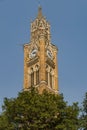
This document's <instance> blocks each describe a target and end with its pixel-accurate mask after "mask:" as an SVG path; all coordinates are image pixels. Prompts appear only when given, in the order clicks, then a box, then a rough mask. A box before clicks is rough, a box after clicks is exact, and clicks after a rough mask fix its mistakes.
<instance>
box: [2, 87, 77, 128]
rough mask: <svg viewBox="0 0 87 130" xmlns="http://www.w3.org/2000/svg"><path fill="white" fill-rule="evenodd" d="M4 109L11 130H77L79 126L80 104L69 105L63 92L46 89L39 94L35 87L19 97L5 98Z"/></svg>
mask: <svg viewBox="0 0 87 130" xmlns="http://www.w3.org/2000/svg"><path fill="white" fill-rule="evenodd" d="M3 111H4V115H5V117H6V121H7V122H8V123H7V124H9V125H8V129H9V130H14V129H15V128H18V129H19V130H77V129H78V127H79V126H78V124H79V122H78V114H79V107H78V104H77V103H73V105H72V106H68V105H67V102H65V101H64V98H63V95H62V94H61V95H55V94H51V93H48V92H46V91H45V92H43V93H42V94H38V92H37V91H36V90H35V89H32V90H31V91H24V92H20V93H19V94H18V97H17V98H13V99H8V98H5V99H4V105H3ZM4 130H5V129H4ZM6 130H7V129H6Z"/></svg>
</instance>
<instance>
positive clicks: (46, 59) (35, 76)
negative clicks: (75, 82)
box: [24, 7, 58, 93]
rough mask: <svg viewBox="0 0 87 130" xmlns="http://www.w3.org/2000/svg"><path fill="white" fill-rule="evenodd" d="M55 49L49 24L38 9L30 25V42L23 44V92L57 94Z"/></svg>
mask: <svg viewBox="0 0 87 130" xmlns="http://www.w3.org/2000/svg"><path fill="white" fill-rule="evenodd" d="M57 51H58V49H57V47H56V46H55V45H53V44H52V43H51V35H50V24H49V23H48V22H47V21H46V19H45V17H44V16H43V14H42V9H41V7H39V9H38V15H37V17H36V19H35V20H34V21H33V22H32V23H31V36H30V42H29V43H27V44H24V90H30V89H31V87H35V88H37V89H38V90H39V93H42V91H43V90H44V89H46V90H47V91H50V92H53V93H58V65H57Z"/></svg>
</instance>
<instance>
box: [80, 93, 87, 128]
mask: <svg viewBox="0 0 87 130" xmlns="http://www.w3.org/2000/svg"><path fill="white" fill-rule="evenodd" d="M82 104H83V107H82V115H81V118H80V122H81V128H83V130H87V92H86V93H85V97H84V100H83V103H82Z"/></svg>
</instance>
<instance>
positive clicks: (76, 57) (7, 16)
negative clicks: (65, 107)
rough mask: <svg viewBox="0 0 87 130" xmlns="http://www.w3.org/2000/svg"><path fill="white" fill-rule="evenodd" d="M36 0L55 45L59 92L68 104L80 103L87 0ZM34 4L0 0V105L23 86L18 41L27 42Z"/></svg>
mask: <svg viewBox="0 0 87 130" xmlns="http://www.w3.org/2000/svg"><path fill="white" fill-rule="evenodd" d="M39 1H40V5H41V6H42V10H43V15H44V16H46V18H47V20H48V21H49V22H50V24H51V36H52V43H53V44H55V45H56V46H57V47H58V48H59V51H58V69H59V72H58V73H59V88H60V89H59V90H60V93H63V94H64V97H65V100H66V101H68V102H69V104H71V103H72V102H77V101H78V102H79V103H80V104H81V102H82V101H83V98H84V94H85V92H87V0H39ZM38 5H39V2H38V0H0V106H1V105H2V102H3V98H4V97H16V96H17V94H18V92H19V91H20V90H22V88H23V47H22V45H23V44H24V43H27V42H29V39H30V22H31V21H32V20H34V19H35V17H36V16H37V12H38ZM0 111H1V109H0Z"/></svg>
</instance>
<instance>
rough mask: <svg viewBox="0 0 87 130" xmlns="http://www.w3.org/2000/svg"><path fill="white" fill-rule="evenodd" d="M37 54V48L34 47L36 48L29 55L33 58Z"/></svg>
mask: <svg viewBox="0 0 87 130" xmlns="http://www.w3.org/2000/svg"><path fill="white" fill-rule="evenodd" d="M36 54H37V49H34V50H32V52H31V53H30V55H29V57H30V58H31V59H32V58H34V57H35V56H36Z"/></svg>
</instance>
